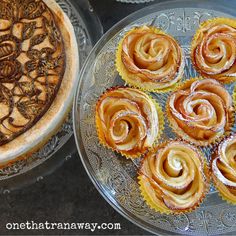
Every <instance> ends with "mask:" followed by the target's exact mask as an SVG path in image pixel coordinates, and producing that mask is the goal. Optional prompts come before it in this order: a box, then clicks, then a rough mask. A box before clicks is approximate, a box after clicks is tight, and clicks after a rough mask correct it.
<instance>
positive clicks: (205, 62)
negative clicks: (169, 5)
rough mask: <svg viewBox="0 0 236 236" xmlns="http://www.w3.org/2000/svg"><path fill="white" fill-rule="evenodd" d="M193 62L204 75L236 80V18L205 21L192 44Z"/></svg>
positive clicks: (222, 79) (218, 78)
mask: <svg viewBox="0 0 236 236" xmlns="http://www.w3.org/2000/svg"><path fill="white" fill-rule="evenodd" d="M191 58H192V63H193V65H194V66H195V68H196V70H197V71H198V72H199V73H200V74H201V75H202V76H203V77H209V78H213V79H216V80H219V81H221V82H223V83H229V82H232V81H235V80H236V20H235V19H227V18H215V19H211V20H208V21H205V22H203V23H202V24H201V25H200V27H199V29H198V30H197V32H196V34H195V36H194V39H193V41H192V46H191Z"/></svg>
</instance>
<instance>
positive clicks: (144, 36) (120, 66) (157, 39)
mask: <svg viewBox="0 0 236 236" xmlns="http://www.w3.org/2000/svg"><path fill="white" fill-rule="evenodd" d="M116 66H117V70H118V72H119V73H120V75H121V77H122V78H123V79H124V80H125V81H126V82H127V83H128V84H130V85H133V86H135V87H138V88H141V89H143V90H148V91H156V92H161V91H167V90H168V89H171V88H173V87H174V86H175V85H176V83H177V82H178V81H179V80H180V79H181V76H182V74H183V71H184V56H183V51H182V49H181V47H180V46H179V44H178V43H177V42H176V40H175V39H174V38H173V37H171V36H170V35H167V34H166V33H164V32H163V31H161V30H159V29H157V28H155V27H151V26H149V27H148V26H142V27H138V28H134V29H132V30H131V31H130V32H128V33H127V34H126V35H125V37H124V38H123V39H122V40H121V42H120V44H119V47H118V50H117V55H116Z"/></svg>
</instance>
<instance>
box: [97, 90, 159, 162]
mask: <svg viewBox="0 0 236 236" xmlns="http://www.w3.org/2000/svg"><path fill="white" fill-rule="evenodd" d="M96 126H97V132H98V136H99V140H100V142H101V143H102V144H104V145H106V146H107V147H110V148H112V149H113V150H115V151H118V152H120V153H121V154H123V155H125V156H126V157H131V158H135V157H138V156H140V155H141V154H142V153H144V152H145V151H146V150H147V149H148V148H150V147H152V146H153V144H154V142H155V141H156V140H157V138H158V137H159V136H160V133H161V130H162V126H163V118H162V112H161V109H160V107H159V106H158V104H157V103H155V102H154V100H153V99H151V98H150V97H149V96H148V95H147V94H145V93H144V92H142V91H139V90H137V89H133V88H129V87H117V88H111V89H109V90H108V91H106V92H105V93H104V94H103V95H102V96H101V97H100V98H99V100H98V102H97V105H96Z"/></svg>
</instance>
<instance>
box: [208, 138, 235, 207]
mask: <svg viewBox="0 0 236 236" xmlns="http://www.w3.org/2000/svg"><path fill="white" fill-rule="evenodd" d="M235 157H236V135H233V136H231V137H229V138H227V139H225V140H224V141H223V142H221V143H220V145H219V146H218V149H217V152H216V153H215V155H214V157H213V160H212V162H211V170H212V178H213V182H214V184H215V186H216V188H217V189H218V191H219V192H220V194H221V196H222V197H223V198H224V199H226V200H227V201H229V202H231V203H233V204H236V158H235Z"/></svg>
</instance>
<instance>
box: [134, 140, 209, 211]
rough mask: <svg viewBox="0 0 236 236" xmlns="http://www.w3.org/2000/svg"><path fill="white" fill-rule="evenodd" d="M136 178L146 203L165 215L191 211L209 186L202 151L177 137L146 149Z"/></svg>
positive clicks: (197, 204)
mask: <svg viewBox="0 0 236 236" xmlns="http://www.w3.org/2000/svg"><path fill="white" fill-rule="evenodd" d="M138 179H139V185H140V189H141V194H142V196H143V197H144V199H145V201H146V203H147V204H148V205H149V206H150V207H151V208H153V209H155V210H156V211H159V212H161V213H167V214H168V213H174V214H179V213H183V212H190V211H192V210H194V209H195V208H196V207H197V206H199V204H200V203H201V201H202V199H203V198H204V196H205V194H206V191H207V190H208V187H209V171H208V168H207V164H206V161H205V159H204V156H203V154H202V153H201V152H200V151H199V150H198V149H197V148H196V147H194V146H193V145H190V144H188V143H186V142H183V141H178V140H177V141H171V142H169V143H164V144H161V145H159V146H157V147H156V148H155V149H153V150H152V151H150V152H148V153H147V154H146V156H145V157H144V159H143V162H142V166H141V168H140V171H139V177H138Z"/></svg>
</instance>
